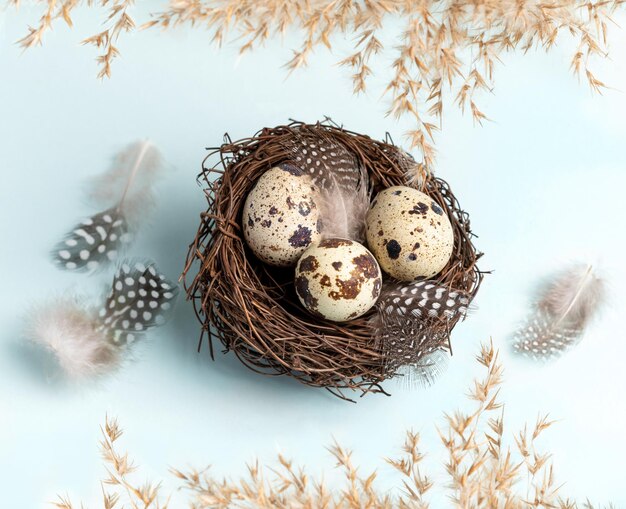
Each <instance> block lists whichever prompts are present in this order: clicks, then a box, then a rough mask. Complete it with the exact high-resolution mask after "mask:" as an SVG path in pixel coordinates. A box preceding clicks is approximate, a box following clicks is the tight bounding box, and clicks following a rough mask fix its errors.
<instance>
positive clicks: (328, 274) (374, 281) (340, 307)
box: [295, 239, 383, 322]
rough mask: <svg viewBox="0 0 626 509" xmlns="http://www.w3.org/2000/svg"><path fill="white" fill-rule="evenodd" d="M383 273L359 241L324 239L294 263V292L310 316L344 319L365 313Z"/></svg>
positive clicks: (336, 319) (341, 320)
mask: <svg viewBox="0 0 626 509" xmlns="http://www.w3.org/2000/svg"><path fill="white" fill-rule="evenodd" d="M382 281H383V280H382V274H381V272H380V267H379V266H378V262H377V261H376V258H374V255H372V253H370V252H369V251H368V250H367V248H366V247H365V246H363V245H362V244H359V243H358V242H355V241H352V240H346V239H324V240H322V241H321V242H320V243H319V244H317V245H316V246H313V247H310V248H309V249H307V250H306V251H305V252H304V253H303V254H302V257H301V258H300V260H298V264H297V265H296V279H295V286H296V293H297V294H298V298H299V299H300V302H302V305H303V306H304V307H305V308H306V309H308V310H309V311H310V312H311V313H312V314H313V315H315V316H319V317H321V318H326V319H327V320H332V321H334V322H343V321H347V320H352V319H353V318H357V317H359V316H361V315H363V314H364V313H366V312H367V311H368V310H369V309H370V308H371V307H372V306H373V305H374V304H375V303H376V300H378V297H379V295H380V289H381V286H382Z"/></svg>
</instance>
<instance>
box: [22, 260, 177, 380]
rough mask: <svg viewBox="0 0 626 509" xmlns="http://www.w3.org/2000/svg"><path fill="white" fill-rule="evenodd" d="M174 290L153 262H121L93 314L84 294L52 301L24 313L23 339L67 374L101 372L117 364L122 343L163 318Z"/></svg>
mask: <svg viewBox="0 0 626 509" xmlns="http://www.w3.org/2000/svg"><path fill="white" fill-rule="evenodd" d="M177 293H178V287H177V285H175V284H173V283H171V282H170V281H168V280H167V279H165V277H164V276H163V275H161V274H159V272H158V271H157V269H156V267H155V266H154V264H152V263H147V264H144V263H140V262H130V261H125V262H124V263H122V264H121V265H120V268H119V270H118V271H117V273H116V274H115V276H114V278H113V282H112V285H111V290H110V291H109V292H108V295H107V297H106V298H105V299H104V302H103V303H102V304H101V306H100V311H99V312H98V311H97V310H98V307H95V308H94V307H92V306H91V305H89V304H87V303H86V301H85V299H84V298H80V299H79V298H76V297H67V296H66V297H61V298H59V299H55V300H54V301H51V302H49V303H46V304H43V305H40V306H38V307H36V308H34V309H33V311H32V313H30V315H29V316H30V322H29V324H28V326H27V330H26V333H27V338H28V339H30V340H31V341H33V342H34V343H37V344H39V345H41V346H43V347H44V348H46V349H48V350H50V351H51V352H53V353H54V354H55V356H56V357H57V359H58V362H59V365H60V366H61V368H62V369H63V371H64V372H65V373H66V374H67V375H68V376H69V377H71V378H83V377H89V376H93V375H99V374H103V373H105V372H109V371H112V370H114V369H115V368H117V367H118V366H119V364H120V362H121V360H122V359H123V357H124V355H123V353H124V350H125V348H126V345H128V344H130V343H132V342H133V341H135V340H137V339H139V338H141V337H143V336H145V333H146V332H147V331H148V330H149V329H151V328H153V327H156V326H157V325H160V324H161V323H163V322H164V321H165V318H164V317H165V315H166V314H167V312H168V310H169V309H171V307H172V304H173V302H174V300H175V298H176V295H177Z"/></svg>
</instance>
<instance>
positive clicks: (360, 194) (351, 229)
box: [285, 131, 370, 242]
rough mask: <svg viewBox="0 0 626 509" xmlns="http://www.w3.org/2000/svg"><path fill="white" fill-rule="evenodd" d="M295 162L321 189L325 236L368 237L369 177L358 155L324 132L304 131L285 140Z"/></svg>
mask: <svg viewBox="0 0 626 509" xmlns="http://www.w3.org/2000/svg"><path fill="white" fill-rule="evenodd" d="M285 147H286V148H287V150H288V153H289V157H290V159H289V161H288V162H290V163H291V164H294V165H295V166H298V167H299V168H301V169H302V170H303V171H304V172H305V174H307V175H310V176H311V177H312V179H313V182H315V184H316V185H317V186H318V187H319V189H320V219H321V222H322V235H323V236H324V238H333V237H338V238H345V239H353V240H356V241H359V242H363V240H364V225H365V216H366V214H367V210H368V208H369V203H370V190H369V179H368V176H367V173H366V171H365V169H364V168H363V167H362V165H361V164H359V162H358V161H357V159H356V157H355V156H354V155H353V154H352V153H351V152H350V151H349V150H348V149H347V148H346V147H345V146H343V145H341V144H339V143H338V142H337V141H335V140H333V139H331V138H330V137H328V136H324V135H323V134H320V133H314V132H309V131H302V132H301V133H299V135H298V136H296V137H294V138H291V139H290V140H289V141H288V142H285Z"/></svg>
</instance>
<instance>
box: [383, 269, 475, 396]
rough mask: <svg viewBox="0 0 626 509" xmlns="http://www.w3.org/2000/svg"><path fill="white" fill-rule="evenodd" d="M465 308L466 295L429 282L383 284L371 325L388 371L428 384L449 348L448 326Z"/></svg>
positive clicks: (467, 298)
mask: <svg viewBox="0 0 626 509" xmlns="http://www.w3.org/2000/svg"><path fill="white" fill-rule="evenodd" d="M468 306H469V297H468V296H467V294H465V293H464V292H461V291H458V290H452V289H450V288H447V287H444V286H441V285H438V284H435V283H433V282H432V281H412V282H410V283H406V282H400V281H391V282H388V283H386V284H385V286H384V287H383V290H382V292H381V296H380V298H379V299H378V302H377V304H376V307H377V312H376V314H375V315H374V317H373V318H372V325H373V327H374V334H375V337H376V338H377V340H378V341H379V342H380V345H381V348H382V350H383V355H384V357H385V364H386V367H387V368H388V370H389V372H390V373H400V374H409V378H411V379H412V381H413V382H419V383H423V384H426V385H428V384H430V383H432V381H433V380H434V377H435V376H436V375H437V373H438V372H439V371H440V369H441V365H442V362H443V361H444V360H445V353H446V351H447V350H448V347H449V328H448V324H449V323H451V322H452V321H453V320H457V319H459V318H462V317H464V316H465V314H466V313H467V310H468ZM437 352H441V353H442V354H444V355H439V354H437Z"/></svg>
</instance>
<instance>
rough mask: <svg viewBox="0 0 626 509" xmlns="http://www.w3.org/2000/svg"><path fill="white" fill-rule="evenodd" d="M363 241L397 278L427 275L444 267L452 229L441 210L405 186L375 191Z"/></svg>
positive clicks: (449, 248)
mask: <svg viewBox="0 0 626 509" xmlns="http://www.w3.org/2000/svg"><path fill="white" fill-rule="evenodd" d="M366 223H367V224H366V234H367V243H368V246H369V248H370V249H371V250H372V253H374V255H375V256H376V259H377V260H378V263H380V266H381V267H382V269H383V270H384V271H385V272H387V273H388V274H389V275H391V276H393V277H394V278H396V279H399V280H401V281H412V280H414V279H417V278H430V277H433V276H434V275H436V274H438V273H439V272H441V270H442V269H443V268H444V267H445V266H446V264H447V263H448V260H450V256H451V255H452V249H453V247H454V232H453V229H452V224H451V223H450V219H449V218H448V216H447V215H446V213H445V211H444V209H443V208H442V207H441V206H440V205H439V204H437V203H436V202H435V201H434V200H433V199H432V198H430V197H429V196H428V195H426V194H424V193H422V192H420V191H418V190H417V189H413V188H411V187H405V186H394V187H390V188H388V189H385V190H383V191H381V192H380V193H378V195H377V196H376V198H375V199H374V201H373V202H372V206H371V208H370V210H369V211H368V213H367V220H366Z"/></svg>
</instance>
